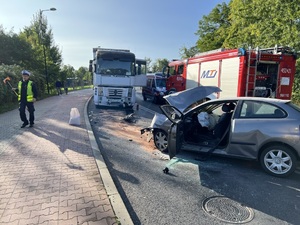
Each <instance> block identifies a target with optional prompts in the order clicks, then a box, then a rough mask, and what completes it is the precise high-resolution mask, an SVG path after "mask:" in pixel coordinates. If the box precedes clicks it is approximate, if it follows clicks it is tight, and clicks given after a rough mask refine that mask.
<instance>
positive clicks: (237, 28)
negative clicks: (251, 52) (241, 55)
mask: <svg viewBox="0 0 300 225" xmlns="http://www.w3.org/2000/svg"><path fill="white" fill-rule="evenodd" d="M299 3H300V1H299V0H297V1H292V0H264V1H261V0H244V1H240V0H232V1H231V2H230V4H229V7H230V14H229V17H228V19H229V21H230V24H231V26H230V27H229V28H228V30H229V32H227V33H228V36H227V37H226V38H225V41H224V44H223V46H224V47H227V48H236V47H248V46H251V47H272V46H275V45H276V44H277V45H282V46H292V47H293V48H296V49H299V47H300V38H299V37H300V36H299V34H300V30H299V28H300V23H299V22H300V21H299V16H300V5H299Z"/></svg>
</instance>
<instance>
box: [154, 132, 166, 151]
mask: <svg viewBox="0 0 300 225" xmlns="http://www.w3.org/2000/svg"><path fill="white" fill-rule="evenodd" d="M154 142H155V146H156V147H157V148H158V150H160V151H165V150H166V149H167V147H168V139H167V135H166V134H165V133H164V132H161V131H158V132H155V134H154Z"/></svg>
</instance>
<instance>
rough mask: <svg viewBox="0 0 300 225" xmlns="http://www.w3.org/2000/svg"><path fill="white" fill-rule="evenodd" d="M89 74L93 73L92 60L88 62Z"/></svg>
mask: <svg viewBox="0 0 300 225" xmlns="http://www.w3.org/2000/svg"><path fill="white" fill-rule="evenodd" d="M89 72H91V73H92V72H93V60H90V64H89Z"/></svg>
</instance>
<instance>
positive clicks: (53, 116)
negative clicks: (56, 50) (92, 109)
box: [0, 89, 132, 225]
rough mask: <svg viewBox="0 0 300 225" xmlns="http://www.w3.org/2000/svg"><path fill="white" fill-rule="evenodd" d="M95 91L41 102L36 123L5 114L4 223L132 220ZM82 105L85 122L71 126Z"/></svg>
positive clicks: (0, 195) (0, 130)
mask: <svg viewBox="0 0 300 225" xmlns="http://www.w3.org/2000/svg"><path fill="white" fill-rule="evenodd" d="M91 95H92V90H91V89H89V90H81V91H75V92H70V93H69V94H68V95H62V96H53V97H50V98H47V99H44V100H41V101H37V102H36V103H35V108H36V112H35V125H34V127H33V128H29V127H26V128H23V129H21V128H20V126H21V125H22V122H21V121H20V118H19V111H18V110H17V109H16V110H13V111H10V112H7V113H3V114H0V224H1V225H4V224H7V225H13V224H16V225H25V224H39V225H40V224H45V225H46V224H47V225H48V224H49V225H50V224H51V225H52V224H57V225H58V224H67V225H78V224H85V225H91V224H104V225H106V224H122V225H127V224H132V221H131V219H130V217H129V214H128V212H127V210H126V208H125V206H124V203H123V201H122V199H121V197H120V196H119V194H118V192H117V189H116V187H115V185H114V183H113V181H112V179H111V177H110V174H109V172H108V170H107V167H106V165H105V163H104V160H103V158H102V156H101V153H100V151H99V149H98V146H97V144H96V141H95V139H94V135H93V132H92V131H91V127H90V124H89V121H88V116H87V112H86V107H87V102H88V100H89V98H90V97H91ZM71 108H77V109H78V110H79V112H80V115H81V125H80V126H72V125H69V119H70V110H71Z"/></svg>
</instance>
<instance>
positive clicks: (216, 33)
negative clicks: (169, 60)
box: [196, 3, 231, 52]
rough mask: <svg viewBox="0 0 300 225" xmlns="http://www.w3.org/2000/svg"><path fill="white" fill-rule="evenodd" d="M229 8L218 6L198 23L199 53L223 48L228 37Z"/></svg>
mask: <svg viewBox="0 0 300 225" xmlns="http://www.w3.org/2000/svg"><path fill="white" fill-rule="evenodd" d="M229 12H230V8H229V6H228V5H227V4H226V3H222V4H218V5H217V6H216V7H215V8H214V9H213V10H212V11H211V13H210V14H209V15H207V16H203V18H202V19H201V20H200V21H199V24H198V25H199V29H198V31H197V32H196V35H198V36H199V39H198V41H197V48H198V50H200V51H201V52H205V51H209V50H213V49H218V48H221V47H223V46H224V45H223V44H224V40H225V39H226V38H227V35H228V32H229V30H228V28H229V27H230V26H231V24H230V22H229V19H228V18H229Z"/></svg>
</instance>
